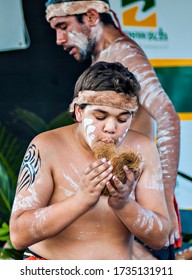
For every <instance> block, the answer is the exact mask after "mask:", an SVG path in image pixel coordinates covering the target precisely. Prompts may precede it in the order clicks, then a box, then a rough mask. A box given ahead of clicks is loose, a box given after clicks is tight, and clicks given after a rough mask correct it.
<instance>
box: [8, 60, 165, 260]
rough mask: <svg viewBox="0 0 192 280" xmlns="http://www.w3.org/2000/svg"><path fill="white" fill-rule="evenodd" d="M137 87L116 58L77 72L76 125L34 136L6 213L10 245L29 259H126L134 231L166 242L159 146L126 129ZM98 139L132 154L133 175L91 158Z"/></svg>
mask: <svg viewBox="0 0 192 280" xmlns="http://www.w3.org/2000/svg"><path fill="white" fill-rule="evenodd" d="M139 92H140V85H139V83H138V81H137V80H136V78H135V76H134V75H133V74H132V73H131V72H129V71H128V69H127V68H125V67H124V66H123V65H122V64H120V63H108V62H98V63H96V64H94V65H93V66H91V67H90V68H88V69H87V70H86V71H85V72H84V73H83V74H82V75H81V76H80V78H79V79H78V81H77V83H76V87H75V92H74V99H73V102H72V103H71V106H70V112H71V115H72V117H74V118H75V119H76V123H75V124H73V125H69V126H66V127H61V128H58V129H55V130H52V131H48V132H44V133H42V134H40V135H38V136H37V137H35V138H34V139H33V140H32V142H31V143H30V145H29V147H28V149H27V151H26V155H25V157H24V160H23V163H22V165H21V170H20V174H19V177H18V185H17V191H16V196H15V200H14V204H13V209H12V215H11V219H10V233H11V240H12V243H13V245H14V246H15V248H16V249H24V248H28V252H27V253H26V255H27V256H30V257H29V258H30V259H31V258H33V259H34V258H38V259H41V258H43V259H48V260H56V259H59V260H64V259H67V260H70V259H79V260H83V259H90V260H93V259H96V260H101V259H106V260H107V259H108V260H109V259H131V258H132V257H131V256H132V248H133V238H134V236H136V237H137V238H138V239H139V240H141V241H143V242H144V243H145V244H147V245H148V246H150V247H151V248H154V249H160V248H162V247H164V246H167V244H168V236H169V232H170V220H169V215H168V211H167V206H166V202H165V196H164V187H163V182H162V171H161V164H160V160H159V156H158V152H157V149H156V146H155V144H154V142H153V141H151V140H150V139H149V138H148V137H146V136H144V135H142V134H140V133H138V132H135V131H132V130H131V129H130V125H131V122H132V119H133V117H134V113H135V112H136V110H137V108H138V100H139ZM97 144H100V145H101V146H102V145H104V146H107V147H108V146H109V147H110V146H111V144H112V145H114V148H115V149H116V150H117V153H121V152H122V151H126V150H131V151H134V152H136V154H139V155H140V158H141V159H142V160H141V164H140V166H139V169H138V170H137V172H136V173H137V174H135V172H133V171H132V170H131V169H130V168H128V166H127V165H124V166H123V172H124V174H125V181H124V182H122V181H120V179H118V177H117V174H115V172H114V170H115V166H114V165H113V164H112V161H111V160H109V159H107V157H103V158H100V159H96V156H95V152H94V147H95V146H96V145H97ZM135 175H136V176H135ZM103 189H107V191H108V192H109V194H108V195H107V196H106V195H102V192H103Z"/></svg>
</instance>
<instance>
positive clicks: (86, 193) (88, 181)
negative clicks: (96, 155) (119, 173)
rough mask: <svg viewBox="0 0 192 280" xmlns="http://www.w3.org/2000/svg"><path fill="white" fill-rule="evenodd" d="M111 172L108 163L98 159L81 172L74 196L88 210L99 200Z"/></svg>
mask: <svg viewBox="0 0 192 280" xmlns="http://www.w3.org/2000/svg"><path fill="white" fill-rule="evenodd" d="M112 170H113V167H112V166H111V164H110V162H107V160H106V159H99V160H96V161H94V162H93V163H91V164H90V165H89V166H88V167H87V168H86V169H85V171H84V172H83V174H82V178H81V181H80V185H79V188H78V190H77V192H76V195H77V196H80V200H81V201H82V203H83V202H84V203H86V205H87V207H88V208H90V207H92V206H94V205H95V204H96V203H97V201H98V200H99V198H100V195H101V191H102V190H103V188H104V187H105V185H106V183H107V182H108V181H109V180H110V179H111V178H112V176H113V174H112Z"/></svg>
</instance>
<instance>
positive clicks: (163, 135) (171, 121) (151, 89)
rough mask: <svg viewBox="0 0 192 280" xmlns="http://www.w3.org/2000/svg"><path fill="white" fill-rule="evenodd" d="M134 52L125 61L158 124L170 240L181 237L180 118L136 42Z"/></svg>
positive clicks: (157, 141)
mask: <svg viewBox="0 0 192 280" xmlns="http://www.w3.org/2000/svg"><path fill="white" fill-rule="evenodd" d="M133 52H135V55H134V56H133V57H132V58H130V57H127V59H125V60H124V61H123V63H124V65H125V66H127V67H128V69H129V70H130V71H132V72H133V73H134V74H135V75H136V77H137V79H138V81H139V82H140V84H141V89H142V90H141V98H140V103H141V105H142V106H143V107H144V109H145V110H146V111H147V112H148V113H149V114H150V115H151V116H152V118H153V119H154V120H155V121H156V124H157V134H156V144H157V148H158V152H159V155H160V160H161V167H162V172H163V183H164V189H165V197H166V203H167V207H168V211H169V214H170V217H171V222H172V229H171V233H170V241H171V243H174V238H173V236H175V237H176V238H178V237H179V236H178V234H179V230H178V219H177V216H176V212H175V208H174V190H175V184H176V177H177V171H178V162H179V150H180V120H179V117H178V115H177V113H176V111H175V109H174V106H173V104H172V102H171V101H170V99H169V97H168V95H167V94H166V93H165V91H164V90H163V88H162V86H161V84H160V82H159V80H158V78H157V76H156V74H155V71H154V69H153V67H152V66H151V64H150V63H149V61H148V59H147V57H146V56H145V54H144V53H143V52H142V50H141V49H140V47H139V46H137V45H135V46H134V48H133ZM124 57H126V56H125V53H124Z"/></svg>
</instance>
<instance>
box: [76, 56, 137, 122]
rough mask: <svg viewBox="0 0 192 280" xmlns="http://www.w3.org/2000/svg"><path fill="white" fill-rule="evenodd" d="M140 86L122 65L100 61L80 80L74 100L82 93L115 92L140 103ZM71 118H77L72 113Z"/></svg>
mask: <svg viewBox="0 0 192 280" xmlns="http://www.w3.org/2000/svg"><path fill="white" fill-rule="evenodd" d="M140 89H141V87H140V84H139V82H138V81H137V79H136V78H135V76H134V75H133V74H132V73H131V72H130V71H129V70H128V69H127V68H125V67H124V66H123V65H122V64H121V63H119V62H114V63H109V62H104V61H99V62H97V63H95V64H93V65H92V66H90V67H89V68H88V69H86V70H85V71H84V72H83V74H81V76H80V77H79V78H78V80H77V82H76V85H75V89H74V98H75V97H77V96H78V94H79V92H80V91H83V90H91V91H115V92H117V93H120V92H121V93H124V94H125V95H127V96H128V97H136V99H137V103H139V93H140ZM71 117H73V118H74V117H75V115H74V114H73V113H72V114H71Z"/></svg>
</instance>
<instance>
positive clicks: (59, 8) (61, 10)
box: [46, 1, 110, 21]
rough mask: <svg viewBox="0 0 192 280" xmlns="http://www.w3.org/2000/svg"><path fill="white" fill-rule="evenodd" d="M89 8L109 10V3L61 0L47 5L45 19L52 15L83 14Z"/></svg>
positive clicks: (48, 19) (105, 11) (98, 10)
mask: <svg viewBox="0 0 192 280" xmlns="http://www.w3.org/2000/svg"><path fill="white" fill-rule="evenodd" d="M89 9H94V10H96V11H97V12H98V13H109V12H110V8H109V4H107V3H105V2H103V1H78V2H65V3H64V2H62V3H57V4H53V5H50V6H48V7H47V9H46V19H47V21H50V19H51V18H52V17H61V16H67V15H75V14H83V13H86V12H87V11H88V10H89Z"/></svg>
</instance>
